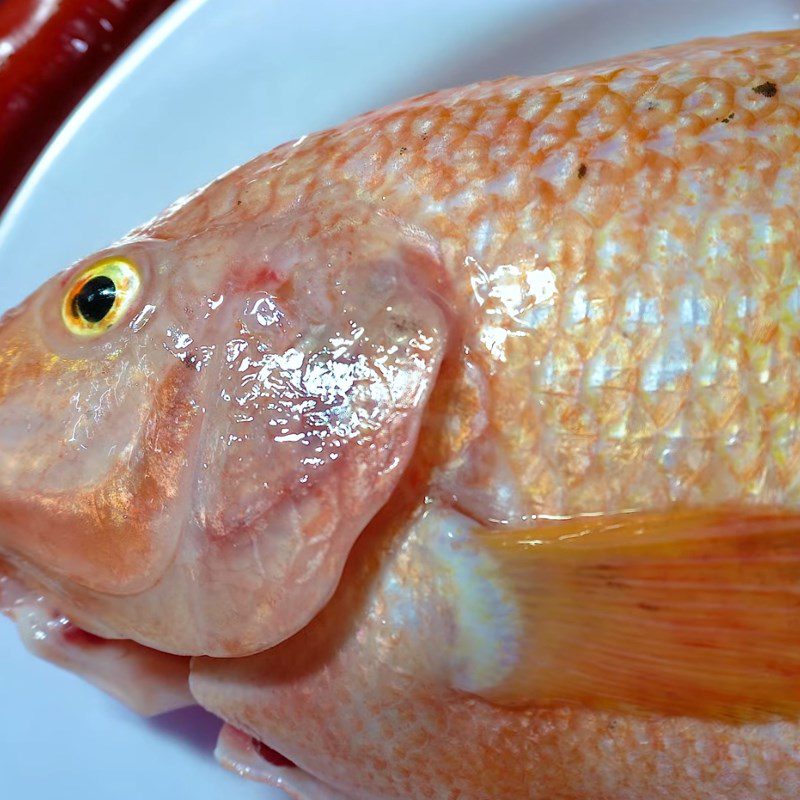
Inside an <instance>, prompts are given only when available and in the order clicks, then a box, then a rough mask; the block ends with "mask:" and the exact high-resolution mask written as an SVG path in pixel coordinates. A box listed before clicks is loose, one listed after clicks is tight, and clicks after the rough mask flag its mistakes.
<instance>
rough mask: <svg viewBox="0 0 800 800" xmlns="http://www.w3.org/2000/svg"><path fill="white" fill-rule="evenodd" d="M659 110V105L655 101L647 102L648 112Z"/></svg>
mask: <svg viewBox="0 0 800 800" xmlns="http://www.w3.org/2000/svg"><path fill="white" fill-rule="evenodd" d="M657 108H658V103H656V102H655V100H648V101H647V110H648V111H654V110H655V109H657Z"/></svg>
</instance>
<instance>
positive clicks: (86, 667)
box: [0, 561, 195, 716]
mask: <svg viewBox="0 0 800 800" xmlns="http://www.w3.org/2000/svg"><path fill="white" fill-rule="evenodd" d="M0 613H2V614H5V615H6V616H7V617H9V619H11V620H12V621H13V622H15V623H16V625H17V630H18V632H19V635H20V639H21V640H22V643H23V644H24V645H25V647H26V649H27V650H29V651H30V652H31V653H32V654H33V655H35V656H37V657H39V658H41V659H43V660H45V661H48V662H50V663H51V664H55V665H56V666H58V667H60V668H62V669H66V670H68V671H70V672H72V673H74V674H76V675H79V676H80V677H81V678H83V679H84V680H86V681H88V682H89V683H91V684H93V685H95V686H97V687H98V688H99V689H101V690H103V691H104V692H106V693H107V694H109V695H111V696H112V697H114V698H116V699H117V700H119V701H120V702H121V703H123V704H124V705H126V706H127V707H128V708H130V709H131V710H132V711H135V712H136V713H138V714H142V715H143V716H152V715H155V714H163V713H165V712H167V711H174V710H176V709H178V708H184V707H185V706H190V705H194V703H195V700H194V698H193V697H192V695H191V693H190V692H189V659H188V658H186V657H181V656H174V655H170V654H167V653H162V652H159V651H157V650H152V649H150V648H147V647H143V646H142V645H139V644H136V643H135V642H132V641H127V640H112V639H104V638H102V637H99V636H95V635H94V634H91V633H89V632H88V631H85V630H83V629H82V628H80V627H79V626H78V625H76V624H75V623H74V622H73V621H72V620H70V619H69V617H67V616H65V615H64V614H62V613H61V612H60V611H59V610H58V609H57V607H55V606H54V605H53V604H52V603H51V602H50V601H48V599H47V597H46V596H45V595H43V594H41V593H40V592H39V591H37V590H35V589H33V588H30V587H29V586H27V585H26V584H25V583H24V582H23V580H22V579H21V578H20V576H19V574H17V573H15V572H14V571H13V570H12V568H11V567H10V565H8V564H4V563H3V562H2V561H0Z"/></svg>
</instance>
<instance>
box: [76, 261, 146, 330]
mask: <svg viewBox="0 0 800 800" xmlns="http://www.w3.org/2000/svg"><path fill="white" fill-rule="evenodd" d="M140 285H141V278H140V276H139V270H138V269H137V268H136V265H135V264H134V263H133V261H130V260H129V259H127V258H122V257H120V256H114V257H112V258H104V259H103V260H102V261H98V262H97V263H96V264H93V265H92V266H90V267H88V268H87V269H85V270H84V271H83V272H81V274H80V275H79V276H78V277H77V279H76V280H75V282H74V283H73V284H72V286H71V287H70V289H69V291H68V292H67V294H66V295H65V297H64V303H63V305H62V307H61V316H62V318H63V319H64V324H65V325H66V326H67V328H68V329H69V330H70V331H71V332H72V333H74V334H75V335H77V336H97V335H99V334H101V333H104V332H105V331H107V330H108V329H109V328H111V327H112V326H113V325H114V324H115V323H117V322H119V320H120V319H122V317H123V316H124V315H125V312H126V311H127V310H128V309H129V308H130V305H131V303H132V302H133V301H134V299H135V298H136V295H137V294H138V293H139V287H140Z"/></svg>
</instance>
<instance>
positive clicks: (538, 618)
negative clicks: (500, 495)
mask: <svg viewBox="0 0 800 800" xmlns="http://www.w3.org/2000/svg"><path fill="white" fill-rule="evenodd" d="M479 537H480V538H481V545H482V547H484V548H486V550H488V551H489V552H490V553H491V555H492V557H493V559H494V561H495V562H496V563H497V564H498V567H499V570H498V572H499V573H500V574H501V575H502V576H503V577H502V580H503V581H504V583H505V589H506V591H507V593H508V595H509V596H510V597H511V598H512V602H513V603H515V604H516V606H517V608H518V611H519V614H520V616H521V620H522V630H523V631H524V637H525V639H524V643H523V645H522V647H521V648H520V657H519V667H518V668H517V669H515V670H514V671H513V674H511V675H510V676H509V677H508V678H507V679H506V680H505V681H504V682H503V683H502V684H501V685H499V686H497V687H496V688H495V689H494V690H493V691H491V692H489V693H486V694H487V696H488V698H489V699H491V700H493V701H495V702H498V703H503V704H560V703H573V704H574V703H577V704H581V705H586V706H591V707H595V708H606V709H616V710H627V711H636V712H650V713H656V714H668V715H690V716H696V717H710V718H720V719H734V720H741V721H745V720H757V719H763V718H768V717H771V716H783V717H796V716H798V715H800V626H799V625H798V623H800V515H798V514H792V513H781V512H774V511H769V510H758V509H749V510H748V509H730V508H728V509H713V510H680V511H675V510H673V511H667V512H657V513H627V514H620V515H615V516H600V517H579V518H572V519H569V520H559V521H553V522H549V523H545V524H544V526H543V527H541V528H537V529H536V530H533V531H531V530H528V531H508V532H505V531H502V532H497V531H493V532H488V531H487V532H485V533H482V534H479Z"/></svg>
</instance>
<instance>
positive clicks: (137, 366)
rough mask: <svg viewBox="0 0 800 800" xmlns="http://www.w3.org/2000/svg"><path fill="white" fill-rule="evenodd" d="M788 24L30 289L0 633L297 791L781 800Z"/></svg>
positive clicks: (788, 482) (338, 165) (311, 141)
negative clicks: (214, 727)
mask: <svg viewBox="0 0 800 800" xmlns="http://www.w3.org/2000/svg"><path fill="white" fill-rule="evenodd" d="M799 45H800V33H797V32H783V33H773V34H752V35H749V36H744V37H738V38H734V39H727V40H705V41H700V42H694V43H690V44H687V45H681V46H676V47H671V48H667V49H662V50H656V51H650V52H646V53H642V54H638V55H634V56H629V57H626V58H622V59H615V60H613V61H609V62H605V63H601V64H596V65H592V66H589V67H584V68H580V69H577V70H573V71H568V72H564V73H559V74H556V75H549V76H545V77H538V78H526V79H520V78H508V79H505V80H501V81H497V82H493V83H485V84H477V85H474V86H469V87H466V88H461V89H455V90H448V91H444V92H439V93H435V94H430V95H425V96H423V97H418V98H416V99H413V100H410V101H408V102H406V103H402V104H400V105H397V106H394V107H391V108H388V109H384V110H381V111H377V112H374V113H370V114H367V115H365V116H362V117H359V118H358V119H355V120H353V121H352V122H349V123H348V124H346V125H343V126H342V127H340V128H338V129H335V130H331V131H325V132H322V133H319V134H315V135H312V136H308V137H303V138H302V139H299V140H298V141H296V142H292V143H289V144H286V145H284V146H282V147H279V148H277V149H276V150H274V151H272V152H270V153H268V154H266V155H264V156H261V157H259V158H257V159H255V160H254V161H252V162H250V163H249V164H246V165H245V166H243V167H240V168H239V169H236V170H234V171H233V172H230V173H228V174H227V175H225V176H224V177H223V178H221V179H219V180H218V181H216V182H215V183H213V184H211V185H210V186H208V187H206V188H205V189H203V190H201V191H200V192H198V193H196V194H194V195H192V196H190V197H189V198H186V199H184V200H182V201H180V202H179V203H177V204H176V205H175V206H173V207H171V208H169V209H167V211H165V212H164V213H163V214H162V215H161V216H159V217H158V218H156V219H155V220H153V221H151V222H150V223H147V224H145V225H144V226H142V227H140V228H138V229H137V230H135V231H133V232H132V233H131V234H130V235H128V236H127V237H126V238H125V239H124V240H122V241H121V242H118V243H116V244H114V245H113V246H111V247H109V248H107V249H106V250H104V251H103V252H101V253H96V254H94V255H93V256H91V257H89V258H87V259H85V260H83V261H81V262H80V263H78V264H77V265H75V266H73V267H71V268H69V269H68V270H67V271H66V272H63V273H62V274H60V275H58V276H57V277H55V278H53V279H52V280H51V281H49V282H48V283H46V284H45V285H44V286H43V287H42V288H41V289H40V290H39V291H37V292H36V293H35V294H34V295H33V296H32V297H31V298H29V299H28V300H27V301H26V302H25V303H24V304H23V305H21V306H20V307H19V308H17V309H16V310H14V311H12V312H10V313H8V314H7V315H6V316H5V317H4V318H3V319H2V322H0V555H2V558H3V564H4V566H3V570H4V573H5V577H4V578H3V579H2V580H1V581H0V588H1V589H2V590H3V591H2V595H3V601H2V604H3V605H4V606H5V607H6V608H7V610H8V612H9V613H10V614H11V615H12V616H13V617H15V618H16V619H17V620H18V622H19V624H20V627H21V629H22V632H23V635H24V636H25V637H26V639H27V641H28V642H29V644H30V645H31V647H32V648H33V649H35V650H36V651H37V652H39V653H40V654H42V655H44V656H45V657H47V658H50V659H51V660H54V661H57V662H59V663H62V664H64V665H66V666H68V667H69V668H71V669H74V670H76V671H78V672H81V673H83V674H85V675H86V676H87V677H88V678H89V679H91V680H94V681H95V682H97V683H99V684H100V685H101V686H103V687H104V688H106V689H108V690H109V691H111V692H113V693H115V694H117V695H118V696H121V697H123V699H125V700H126V701H127V702H129V703H130V704H131V705H132V706H134V707H135V708H138V709H140V710H142V711H144V712H147V713H152V712H157V711H160V710H165V709H167V708H172V707H176V706H179V705H182V704H186V703H190V702H193V701H195V700H196V701H197V702H199V703H200V704H201V705H203V706H205V707H206V708H208V709H210V710H211V711H213V712H215V713H216V714H218V715H219V716H220V717H222V718H223V719H224V720H225V721H226V722H227V723H228V726H227V727H226V728H225V730H224V732H223V735H222V737H221V741H220V757H221V758H222V760H223V761H224V762H225V763H227V764H229V765H230V766H232V767H233V768H234V769H238V770H239V771H241V772H242V773H245V774H248V775H250V776H251V777H258V778H261V779H263V780H266V781H269V782H273V783H275V784H276V785H279V786H282V787H283V788H285V789H287V791H289V792H290V793H292V794H293V795H294V796H295V797H299V798H308V799H310V798H334V797H336V798H356V799H357V798H361V799H363V800H408V799H409V798H442V800H444V798H461V799H462V800H486V798H493V800H518V799H519V798H522V797H526V798H530V799H531V800H556V798H559V799H560V800H658V798H664V799H666V798H669V800H718V798H720V797H725V798H727V800H795V798H797V797H798V795H800V722H798V718H800V647H799V646H798V643H800V636H798V633H797V630H798V610H800V538H798V537H800V427H799V424H798V423H799V420H800V265H799V264H798V255H797V254H798V253H799V252H800V47H798V46H799Z"/></svg>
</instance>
